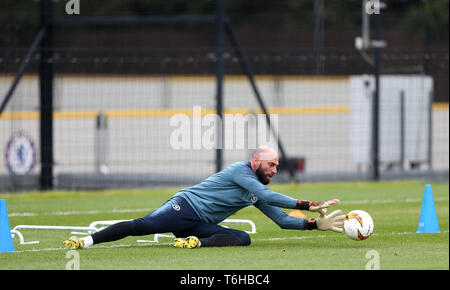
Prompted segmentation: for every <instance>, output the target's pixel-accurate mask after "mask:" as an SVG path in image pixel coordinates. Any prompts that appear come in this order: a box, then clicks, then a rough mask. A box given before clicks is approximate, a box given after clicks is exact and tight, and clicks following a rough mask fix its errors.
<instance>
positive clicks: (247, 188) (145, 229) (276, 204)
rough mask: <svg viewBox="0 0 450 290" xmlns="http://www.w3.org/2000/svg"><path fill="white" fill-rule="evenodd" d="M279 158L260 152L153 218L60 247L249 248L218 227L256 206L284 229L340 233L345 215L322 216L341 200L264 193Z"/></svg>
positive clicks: (241, 237)
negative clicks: (169, 237) (144, 240)
mask: <svg viewBox="0 0 450 290" xmlns="http://www.w3.org/2000/svg"><path fill="white" fill-rule="evenodd" d="M277 166H278V155H277V153H276V152H275V151H274V150H273V149H272V148H270V147H268V146H261V147H258V148H257V149H256V150H255V151H254V153H253V155H252V159H251V161H250V162H237V163H234V164H232V165H231V166H229V167H228V168H226V169H224V170H222V171H221V172H219V173H216V174H214V175H212V176H210V177H209V178H207V179H206V180H204V181H203V182H201V183H199V184H197V185H194V186H192V187H189V188H185V189H183V190H180V191H179V192H177V193H176V194H175V195H174V196H173V197H172V198H171V199H170V200H168V201H167V202H165V203H164V204H163V205H162V206H161V207H160V208H158V209H157V210H155V211H153V212H152V213H150V214H148V215H146V216H144V217H142V218H138V219H135V220H130V221H124V222H119V223H116V224H113V225H111V226H109V227H107V228H105V229H103V230H100V231H98V232H96V233H94V234H92V235H90V236H87V237H85V238H77V237H71V238H70V239H68V240H66V241H64V246H65V247H66V248H70V249H78V248H88V247H90V246H91V245H93V244H99V243H104V242H111V241H116V240H119V239H122V238H125V237H128V236H142V235H151V234H157V233H167V232H172V233H173V234H174V235H175V237H176V239H175V242H174V245H175V247H178V248H196V247H208V246H248V245H250V242H251V241H250V236H249V235H248V234H247V233H246V232H244V231H240V230H235V229H230V228H225V227H222V226H219V225H218V224H219V223H220V222H221V221H223V220H224V219H226V218H227V217H229V216H230V215H232V214H233V213H235V212H237V211H238V210H240V209H241V208H244V207H246V206H249V205H254V206H255V207H257V208H258V209H259V210H260V211H261V212H263V213H264V214H265V215H266V216H268V217H269V218H270V219H272V220H273V221H274V222H275V223H276V224H278V225H279V226H280V227H281V228H282V229H297V230H314V229H319V230H331V231H335V232H342V227H341V225H342V221H343V219H344V215H339V214H341V213H342V212H341V211H340V210H336V211H334V212H332V213H331V214H329V215H328V216H327V215H325V213H326V210H327V208H328V207H330V206H333V205H336V204H338V203H339V200H337V199H332V200H327V201H323V202H310V201H307V200H297V199H294V198H291V197H288V196H286V195H283V194H280V193H276V192H273V191H272V190H270V189H269V188H267V187H266V184H268V183H269V182H270V179H271V178H272V176H273V175H274V174H275V173H277ZM281 208H288V209H300V210H309V211H313V212H319V213H320V215H319V216H318V217H317V218H315V219H301V218H297V217H292V216H289V215H287V214H286V213H285V212H284V211H283V210H282V209H281Z"/></svg>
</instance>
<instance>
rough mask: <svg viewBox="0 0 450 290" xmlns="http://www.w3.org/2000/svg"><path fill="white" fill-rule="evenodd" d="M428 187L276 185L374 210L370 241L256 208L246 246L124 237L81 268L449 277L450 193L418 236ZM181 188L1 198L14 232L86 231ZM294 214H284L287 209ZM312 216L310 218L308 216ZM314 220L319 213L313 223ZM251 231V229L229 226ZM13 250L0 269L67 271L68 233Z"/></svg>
mask: <svg viewBox="0 0 450 290" xmlns="http://www.w3.org/2000/svg"><path fill="white" fill-rule="evenodd" d="M425 184H426V182H419V181H398V182H348V183H335V182H331V183H301V184H296V185H294V184H274V185H270V188H271V189H272V190H274V191H278V192H281V193H284V194H287V195H289V196H291V197H294V198H299V199H309V200H314V201H319V200H324V199H329V198H335V197H336V198H339V199H340V200H341V204H339V205H338V206H336V207H335V208H336V209H341V210H342V211H343V212H344V213H345V212H348V211H350V210H354V209H362V210H365V211H367V212H369V213H370V214H371V215H372V217H373V220H374V223H375V231H374V233H373V235H372V236H371V237H370V238H369V239H367V240H364V241H353V240H350V239H349V238H347V237H346V236H345V235H344V234H338V233H334V232H328V231H327V232H323V231H317V230H316V231H295V230H281V229H280V228H279V227H278V226H277V225H276V224H274V223H273V222H272V221H271V220H270V219H268V218H267V217H266V216H264V215H263V214H262V213H261V212H260V211H258V210H257V209H256V208H254V207H248V208H245V209H243V210H241V211H239V212H238V213H236V214H235V215H233V216H231V217H230V218H236V219H251V220H253V221H254V222H255V224H256V230H257V233H256V234H251V238H252V244H251V246H249V247H224V248H197V249H178V248H174V247H173V245H172V240H173V239H172V238H164V237H163V238H161V239H160V243H138V242H137V239H152V236H148V237H128V238H125V239H123V240H120V241H116V242H112V243H104V244H101V245H95V246H93V247H92V248H89V249H84V250H80V251H78V254H79V257H78V261H79V268H80V269H81V270H90V269H152V270H203V269H208V270H309V269H324V270H325V269H329V270H334V269H343V270H347V269H349V270H350V269H353V270H364V269H365V268H366V267H376V268H379V269H382V270H397V269H398V270H400V269H404V270H412V269H444V270H448V269H449V230H448V224H449V185H448V183H432V182H430V184H431V185H432V190H433V196H434V201H435V206H436V211H437V215H438V221H439V227H440V233H434V234H431V233H429V234H417V233H416V231H417V226H418V221H419V216H420V211H421V203H422V197H423V192H424V187H425ZM179 189H180V188H154V189H136V190H105V191H51V192H33V193H19V194H0V199H5V200H6V204H7V209H8V213H9V222H10V226H11V228H13V227H14V226H16V225H20V224H26V225H73V226H88V225H89V224H90V223H91V222H92V221H96V220H117V219H133V218H137V217H141V216H143V215H145V214H147V213H148V212H150V211H152V210H154V209H156V208H157V207H159V206H160V205H161V204H162V203H163V202H164V201H166V200H167V199H169V198H170V197H171V196H172V195H173V194H174V193H175V192H176V191H177V190H179ZM286 212H288V210H286ZM305 213H306V214H307V215H308V214H309V213H308V212H305ZM308 217H314V215H308ZM230 226H231V227H234V228H238V229H243V230H246V229H249V227H248V226H247V225H230ZM21 232H22V233H23V235H24V237H25V241H31V240H39V241H40V243H39V244H34V245H21V244H20V243H19V239H18V238H17V237H15V238H14V240H13V241H14V247H15V252H11V253H0V269H1V270H5V269H55V270H64V269H66V267H67V266H68V265H69V266H70V265H71V264H70V263H71V261H72V259H73V256H71V255H67V256H66V254H67V253H68V251H67V250H66V249H64V248H63V245H62V242H63V240H64V239H66V238H68V237H70V236H71V233H70V231H56V230H22V231H21Z"/></svg>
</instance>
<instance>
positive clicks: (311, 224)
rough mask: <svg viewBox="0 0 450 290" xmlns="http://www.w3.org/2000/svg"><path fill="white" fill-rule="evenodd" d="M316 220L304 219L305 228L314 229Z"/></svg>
mask: <svg viewBox="0 0 450 290" xmlns="http://www.w3.org/2000/svg"><path fill="white" fill-rule="evenodd" d="M316 229H317V222H316V220H315V219H305V230H309V231H310V230H316Z"/></svg>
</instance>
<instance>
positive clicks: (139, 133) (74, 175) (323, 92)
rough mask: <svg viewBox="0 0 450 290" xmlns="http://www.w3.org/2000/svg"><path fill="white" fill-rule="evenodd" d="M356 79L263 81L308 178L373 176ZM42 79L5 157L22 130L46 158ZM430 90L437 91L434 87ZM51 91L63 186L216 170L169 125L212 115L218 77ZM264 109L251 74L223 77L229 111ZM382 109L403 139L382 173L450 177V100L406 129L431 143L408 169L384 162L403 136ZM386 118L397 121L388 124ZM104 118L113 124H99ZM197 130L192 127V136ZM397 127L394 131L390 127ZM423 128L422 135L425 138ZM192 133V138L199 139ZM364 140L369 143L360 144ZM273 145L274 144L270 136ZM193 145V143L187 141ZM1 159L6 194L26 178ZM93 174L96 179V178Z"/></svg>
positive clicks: (3, 84)
mask: <svg viewBox="0 0 450 290" xmlns="http://www.w3.org/2000/svg"><path fill="white" fill-rule="evenodd" d="M414 77H415V78H411V79H409V80H408V78H407V77H406V78H405V77H403V78H402V82H397V83H396V84H395V85H396V86H399V87H404V88H405V89H407V88H408V87H412V86H413V84H415V83H416V82H417V77H418V76H414ZM420 78H425V77H424V76H419V79H420ZM351 79H352V77H346V76H320V77H311V76H257V77H256V81H257V85H258V88H259V89H260V92H261V94H262V96H263V99H264V101H265V103H266V105H267V107H268V108H269V113H270V114H275V115H276V116H277V122H276V123H275V125H276V127H277V128H278V132H279V135H280V137H281V141H282V142H283V144H284V146H285V149H286V152H287V154H288V155H289V156H290V157H300V158H304V160H305V167H304V170H303V171H301V172H300V171H299V172H298V174H299V176H300V179H301V180H303V181H307V180H336V179H346V178H350V179H353V178H356V179H364V178H367V174H368V170H369V164H368V161H369V160H370V158H368V156H369V155H368V154H370V146H369V145H370V144H369V143H367V142H368V141H367V140H365V141H364V140H363V139H364V138H365V137H364V138H363V137H358V134H360V135H361V136H367V130H370V126H369V124H365V125H363V126H360V127H361V128H362V129H360V130H362V131H361V132H358V130H357V129H355V128H359V127H358V126H355V122H362V121H361V120H363V119H364V120H365V121H364V122H370V118H367V116H366V117H364V118H362V119H358V118H356V119H355V114H358V113H359V114H361V111H358V112H355V108H356V107H357V106H355V101H354V100H355V98H354V94H355V92H353V93H352V86H351ZM364 79H366V78H364ZM11 81H12V76H3V77H0V95H4V94H5V92H6V91H7V89H8V88H9V85H10V84H11ZM427 82H428V83H429V78H428V79H427ZM38 83H39V82H38V77H37V76H34V75H27V76H24V78H23V79H22V81H21V83H20V85H19V86H18V88H17V90H16V92H15V94H14V96H13V98H12V100H11V102H10V103H9V104H8V106H7V109H6V111H5V113H4V114H3V115H2V116H1V118H0V150H1V151H2V152H3V153H4V152H6V150H7V145H8V142H9V141H10V139H11V136H12V135H13V134H14V133H16V132H23V133H25V134H26V135H27V136H29V137H30V138H31V139H32V140H33V142H34V145H35V147H36V152H39V150H38V149H37V147H38V146H39V103H38V100H39V95H38V92H39V86H38ZM394 83H395V82H394ZM382 85H383V83H382ZM429 89H431V90H432V81H431V88H429ZM54 90H55V94H54V95H55V99H54V162H55V163H54V176H55V185H56V187H62V188H65V187H69V188H79V187H94V188H95V187H111V186H112V187H114V186H116V187H121V186H126V185H127V184H129V185H130V186H149V185H152V184H180V183H182V184H185V183H193V182H196V181H198V180H201V179H202V178H204V177H206V176H208V175H210V174H212V173H214V170H215V150H212V149H207V148H204V147H201V148H199V149H195V148H194V147H195V146H191V149H190V150H185V149H181V150H174V149H173V146H172V145H171V143H170V138H171V134H173V132H174V130H175V129H176V128H175V127H174V126H170V120H171V118H173V117H174V115H176V114H186V115H187V116H189V117H192V116H191V115H192V110H193V107H194V106H200V107H201V109H202V117H204V116H205V115H207V114H211V113H214V108H215V106H216V104H215V78H214V77H213V76H151V75H148V76H145V75H140V76H137V75H57V76H56V78H55V81H54ZM352 94H353V97H352ZM361 94H363V92H361ZM364 94H366V92H365V93H364ZM431 95H432V94H430V93H429V90H428V89H427V90H423V91H421V92H418V94H416V98H418V99H419V100H424V101H423V102H421V103H423V106H419V107H418V108H417V106H416V107H415V108H414V109H411V110H409V111H406V112H405V114H406V115H407V116H410V117H409V119H408V120H409V121H408V123H409V124H411V123H415V122H416V121H415V120H419V119H420V120H424V118H425V119H426V116H427V114H428V113H427V112H428V110H427V107H426V104H427V103H428V98H429V97H430V96H431ZM381 98H382V99H383V96H381ZM409 100H411V97H410V96H408V95H406V99H405V101H406V103H408V102H409ZM258 108H259V106H258V105H257V102H256V99H255V97H254V95H253V92H252V90H251V87H250V85H249V82H248V80H247V78H246V77H244V76H227V77H225V82H224V110H225V111H224V114H242V115H248V114H251V113H256V114H258V113H261V111H260V110H259V109H258ZM365 110H366V111H367V108H366V109H365ZM382 110H383V112H384V113H383V114H384V116H387V117H383V120H384V121H383V120H382V122H384V123H383V124H388V125H387V126H384V129H383V130H384V131H383V133H382V134H381V136H389V138H390V139H395V140H396V141H395V142H394V144H395V146H394V145H392V142H391V144H387V145H383V144H384V143H383V140H381V152H385V153H383V155H382V156H381V159H380V160H381V161H382V164H381V166H382V175H383V174H384V176H397V177H398V176H400V177H402V176H407V175H408V174H414V173H415V172H424V171H427V172H431V171H433V172H444V175H447V177H448V161H449V157H448V156H449V154H448V135H449V134H448V132H449V129H448V104H444V105H442V104H435V105H433V107H432V111H431V112H432V115H431V119H430V120H431V124H430V128H431V135H429V134H428V132H427V131H426V128H428V127H427V126H425V127H424V126H412V127H411V126H410V127H407V130H406V131H407V133H408V131H411V130H413V131H414V130H415V131H414V132H413V133H414V134H412V135H413V136H414V138H413V139H408V138H406V139H405V140H404V141H406V144H405V146H406V147H407V146H408V144H410V143H411V142H414V143H415V144H422V145H423V146H425V147H424V148H422V149H423V150H425V151H423V150H422V151H421V152H422V153H423V152H428V151H427V148H426V146H428V145H429V146H430V151H429V152H430V153H431V154H430V156H431V160H427V158H426V157H427V156H428V155H426V154H425V155H424V154H420V156H421V157H420V158H416V159H415V158H414V156H412V157H411V156H409V157H407V159H405V160H403V161H404V162H403V164H399V160H395V159H396V158H397V157H395V158H394V157H389V158H387V159H385V158H384V156H385V154H387V155H389V154H390V153H391V151H392V150H391V149H389V148H391V147H392V146H394V147H397V146H398V145H399V144H400V143H399V141H398V140H399V139H398V138H392V135H395V136H397V135H398V134H399V133H398V132H399V130H398V128H399V127H398V126H399V121H398V115H399V114H400V112H399V106H398V103H396V105H395V106H389V105H387V106H386V105H385V106H383V107H382ZM364 114H365V113H364ZM98 116H103V117H104V119H99V118H98ZM389 116H391V117H392V116H395V118H392V119H390V117H389ZM414 116H417V117H414ZM419 117H420V118H419ZM99 120H103V121H106V123H102V125H100V126H99V124H98V122H99ZM355 120H356V121H355ZM358 120H359V121H358ZM418 122H420V121H418ZM389 124H391V125H392V126H389ZM193 126H194V124H193V123H191V129H192V130H193ZM249 126H250V127H248V129H247V130H253V127H251V126H256V125H255V124H253V125H252V124H250V125H249ZM258 126H261V124H259V125H258ZM416 127H417V128H416ZM391 128H397V129H395V130H392V131H390V129H391ZM424 128H425V129H424ZM207 129H208V126H203V127H202V129H201V130H202V131H201V133H202V134H203V133H205V132H206V131H207ZM419 129H420V130H421V131H420V132H419V133H418V132H417V130H419ZM355 130H356V131H355ZM424 130H425V131H424ZM190 136H191V138H192V136H193V135H192V134H191V135H190ZM355 136H356V137H355ZM429 136H431V139H429ZM236 138H237V137H236ZM355 138H356V139H357V140H356V143H355ZM358 138H362V139H360V140H359V141H358ZM382 138H383V137H382ZM246 142H248V140H246ZM271 142H272V144H273V140H272V141H271ZM358 142H360V144H361V146H359V145H358V144H359V143H358ZM194 143H195V141H194V140H192V139H191V140H190V144H192V145H193V144H194ZM422 145H421V146H422ZM355 146H356V147H355ZM406 147H405V148H406ZM355 148H360V149H361V148H362V149H361V150H362V153H361V152H358V154H359V155H357V156H359V157H355ZM361 150H360V151H361ZM386 150H387V151H386ZM393 150H395V152H396V154H393V155H392V154H390V156H398V152H400V151H401V150H399V149H398V148H396V149H393ZM249 152H250V150H247V148H244V149H238V150H236V149H235V148H234V149H233V148H231V149H230V148H228V149H227V148H225V151H224V165H225V166H226V165H229V164H231V163H233V162H236V161H241V160H246V159H248V158H249ZM361 154H362V155H363V156H364V158H361ZM365 154H367V155H365ZM387 155H386V156H387ZM424 156H425V157H424ZM366 157H367V158H366ZM0 159H1V160H2V164H0V184H3V188H5V187H6V188H8V187H11V184H13V187H14V186H20V184H21V183H23V180H25V179H23V177H21V176H16V175H14V174H12V173H11V169H10V168H9V167H8V162H9V163H10V161H8V160H6V154H2V157H0ZM430 161H431V162H430ZM39 168H40V164H39V156H38V154H37V156H36V160H35V163H34V167H33V168H32V169H31V171H30V172H29V173H27V176H28V179H29V180H30V181H29V182H30V186H31V187H33V186H34V183H35V182H37V177H36V176H37V175H38V174H39V171H40V170H39ZM95 176H96V177H98V178H99V179H92V178H93V177H95ZM279 178H281V179H283V175H282V174H280V175H279ZM99 180H102V181H99ZM5 183H6V184H7V185H6V186H5ZM1 188H2V186H1V185H0V189H1Z"/></svg>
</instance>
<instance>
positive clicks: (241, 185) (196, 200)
mask: <svg viewBox="0 0 450 290" xmlns="http://www.w3.org/2000/svg"><path fill="white" fill-rule="evenodd" d="M175 196H181V197H183V198H184V199H186V201H187V202H188V203H189V205H190V206H191V207H192V208H193V209H194V211H195V212H196V213H197V215H198V216H199V218H200V219H201V220H202V221H204V222H208V223H214V224H218V223H220V222H221V221H223V220H224V219H226V218H227V217H229V216H230V215H232V214H233V213H235V212H237V211H238V210H240V209H241V208H244V207H246V206H249V205H254V206H255V207H257V208H258V209H259V210H261V211H262V212H263V213H264V214H265V215H266V216H268V217H269V218H270V219H272V220H273V221H274V222H275V223H276V224H278V225H279V226H280V227H281V228H283V229H298V230H304V229H305V228H304V224H305V222H306V220H304V219H300V218H296V217H291V216H289V215H287V214H286V213H285V212H284V211H283V210H281V208H291V209H294V208H295V207H296V205H297V203H298V200H297V199H293V198H291V197H288V196H286V195H283V194H281V193H277V192H274V191H272V190H270V189H269V188H267V187H266V186H265V185H264V184H262V183H261V182H260V181H259V180H258V177H257V176H256V174H255V172H253V170H252V169H251V166H250V162H237V163H234V164H232V165H230V166H229V167H227V168H225V169H224V170H222V171H221V172H218V173H216V174H214V175H211V176H210V177H208V178H207V179H205V180H204V181H202V182H201V183H199V184H197V185H194V186H192V187H189V188H185V189H183V190H181V191H179V192H177V193H176V194H175Z"/></svg>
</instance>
